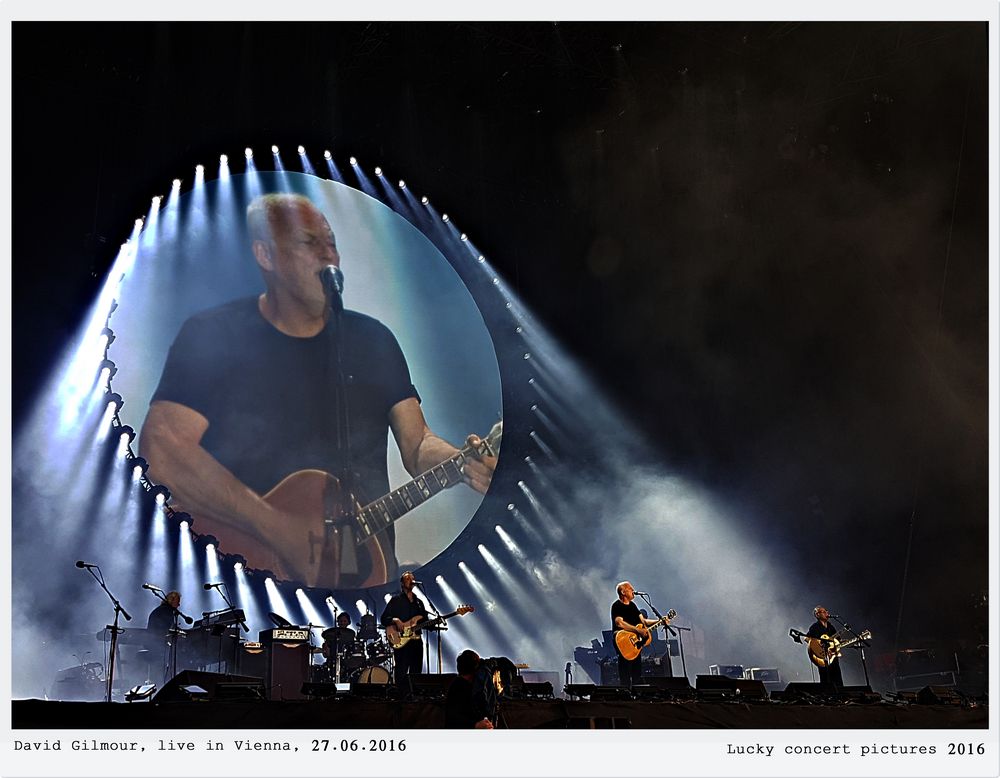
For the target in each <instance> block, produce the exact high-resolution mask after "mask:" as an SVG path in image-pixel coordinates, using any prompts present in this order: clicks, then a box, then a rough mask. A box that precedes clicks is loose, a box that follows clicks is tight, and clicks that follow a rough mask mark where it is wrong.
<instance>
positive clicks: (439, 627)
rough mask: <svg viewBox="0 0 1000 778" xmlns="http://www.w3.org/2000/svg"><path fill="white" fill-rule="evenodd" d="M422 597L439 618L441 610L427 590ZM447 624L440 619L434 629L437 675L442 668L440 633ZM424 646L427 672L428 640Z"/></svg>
mask: <svg viewBox="0 0 1000 778" xmlns="http://www.w3.org/2000/svg"><path fill="white" fill-rule="evenodd" d="M420 591H422V592H423V591H424V590H423V586H421V587H420ZM424 597H426V598H427V604H428V605H430V606H431V610H432V611H434V615H435V616H436V617H437V618H441V611H439V610H438V608H437V605H435V604H434V600H432V599H431V596H430V595H429V594H427V592H424ZM447 624H448V622H446V621H442V622H441V623H440V624H439V625H438V626H437V628H436V629H435V630H434V631H435V632H437V657H438V675H441V673H442V671H443V669H444V668H443V665H442V662H441V633H442V632H444V630H445V629H447ZM424 647H425V648H424V654H425V659H426V660H427V672H428V673H429V672H430V671H431V645H430V641H424Z"/></svg>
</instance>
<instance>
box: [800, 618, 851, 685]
mask: <svg viewBox="0 0 1000 778" xmlns="http://www.w3.org/2000/svg"><path fill="white" fill-rule="evenodd" d="M813 615H814V616H815V617H816V623H815V624H813V625H812V626H811V627H809V631H808V632H807V633H806V634H807V635H808V636H809V637H810V638H813V639H816V640H819V641H820V645H821V646H822V647H823V648H824V649H825V648H826V647H827V646H828V645H829V641H828V640H823V637H824V636H825V637H827V638H833V637H835V636H836V634H837V628H836V627H834V626H833V625H832V624H831V623H830V612H829V611H828V610H827V609H826V608H824V607H823V606H822V605H817V606H816V607H815V608H813ZM819 682H820V683H829V684H833V685H834V686H843V685H844V679H843V678H842V677H841V674H840V660H838V659H837V658H835V657H834V658H832V659H830V660H829V661H828V662H827V665H826V667H820V668H819Z"/></svg>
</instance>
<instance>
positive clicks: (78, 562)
mask: <svg viewBox="0 0 1000 778" xmlns="http://www.w3.org/2000/svg"><path fill="white" fill-rule="evenodd" d="M76 566H77V567H79V568H80V569H81V570H82V569H83V568H85V567H97V565H92V564H90V563H89V562H84V561H83V560H82V559H78V560H76Z"/></svg>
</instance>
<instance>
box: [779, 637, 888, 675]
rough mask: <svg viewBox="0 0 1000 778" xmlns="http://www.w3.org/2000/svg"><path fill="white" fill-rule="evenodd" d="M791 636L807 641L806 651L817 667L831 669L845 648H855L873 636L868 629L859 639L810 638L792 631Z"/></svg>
mask: <svg viewBox="0 0 1000 778" xmlns="http://www.w3.org/2000/svg"><path fill="white" fill-rule="evenodd" d="M791 634H792V636H793V637H796V636H797V637H800V638H805V639H806V643H807V647H806V650H807V652H808V653H809V661H810V662H812V663H813V664H814V665H816V667H829V666H830V665H832V664H833V663H834V662H836V661H837V659H839V658H840V654H841V652H842V651H843V650H844V649H845V648H847V647H848V646H853V645H854V644H855V643H860V642H861V641H863V640H870V639H871V636H872V633H871V630H867V629H866V630H865V631H864V632H862V633H861V634H860V635H858V636H857V637H853V638H848V639H847V640H840V639H838V638H837V635H836V633H834V634H833V635H820V636H819V637H818V638H814V637H810V636H809V635H807V634H805V633H804V632H799V631H798V630H792V633H791Z"/></svg>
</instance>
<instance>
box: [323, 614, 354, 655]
mask: <svg viewBox="0 0 1000 778" xmlns="http://www.w3.org/2000/svg"><path fill="white" fill-rule="evenodd" d="M354 637H355V632H354V630H353V629H351V615H350V614H349V613H347V612H346V611H341V612H340V614H339V615H338V616H337V628H336V629H328V630H326V631H325V632H324V633H323V656H324V657H326V661H327V662H333V660H334V658H335V656H336V652H337V650H338V648H339V650H340V651H343V650H344V649H345V648H346V647H347V646H349V645H350V644H351V643H352V642H354Z"/></svg>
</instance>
